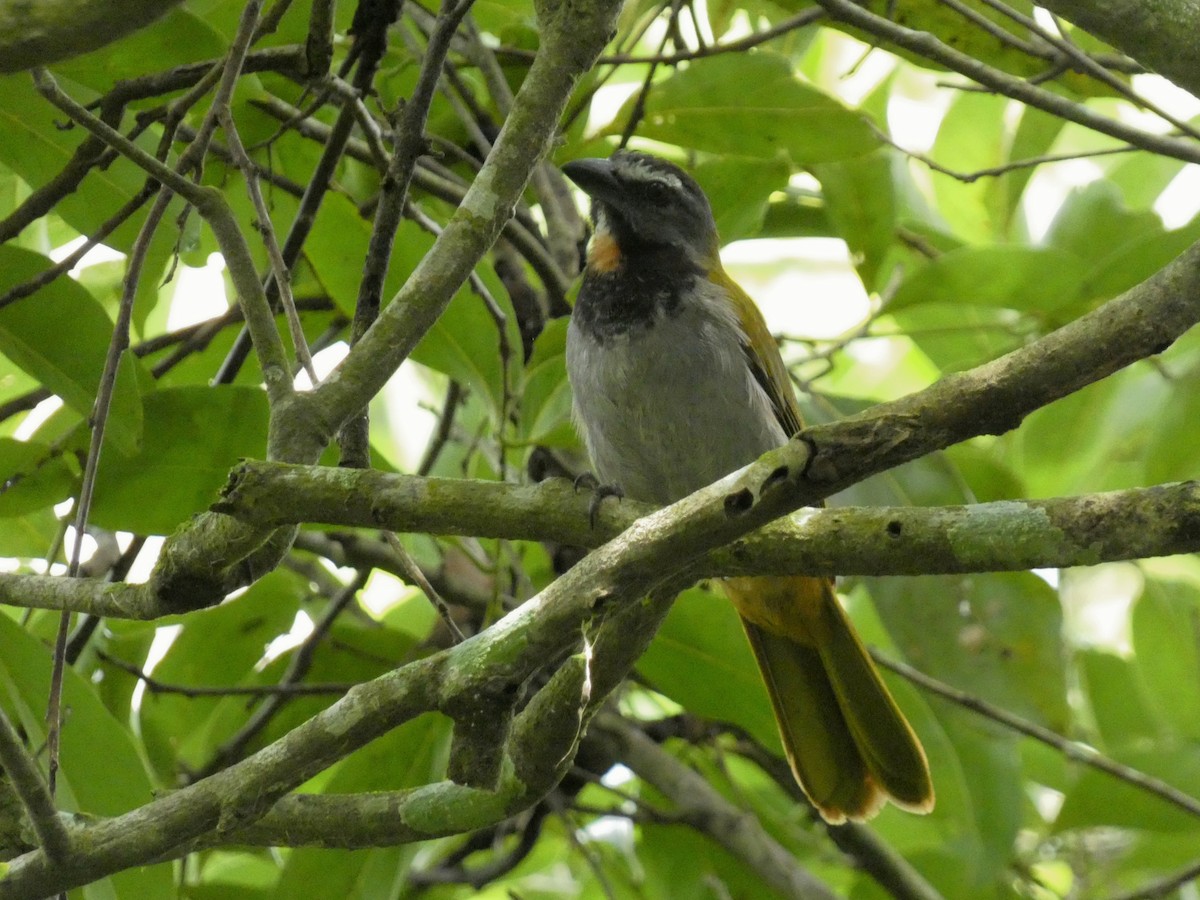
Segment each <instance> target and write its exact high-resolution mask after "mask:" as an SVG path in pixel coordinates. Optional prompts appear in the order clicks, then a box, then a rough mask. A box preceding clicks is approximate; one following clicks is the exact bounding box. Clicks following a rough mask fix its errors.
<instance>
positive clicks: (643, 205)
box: [563, 150, 719, 270]
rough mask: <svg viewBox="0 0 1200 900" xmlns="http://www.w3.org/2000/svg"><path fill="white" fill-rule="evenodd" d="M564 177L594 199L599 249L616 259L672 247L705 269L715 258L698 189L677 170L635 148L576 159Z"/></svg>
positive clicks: (712, 227) (709, 218) (713, 236)
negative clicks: (603, 157) (607, 154)
mask: <svg viewBox="0 0 1200 900" xmlns="http://www.w3.org/2000/svg"><path fill="white" fill-rule="evenodd" d="M563 173H564V174H565V175H566V176H567V177H568V178H570V179H571V180H572V181H574V182H575V183H576V184H577V185H579V187H580V188H581V189H582V190H583V191H584V192H585V193H586V194H587V195H588V196H590V197H591V198H592V222H593V225H594V226H595V231H596V239H597V242H598V243H599V244H600V246H601V248H603V247H605V246H606V243H605V242H609V244H608V245H607V246H608V247H609V249H610V250H611V251H612V252H614V253H615V254H616V258H618V259H619V258H623V257H625V256H628V255H637V254H638V253H639V252H643V251H649V250H653V251H659V252H661V251H662V250H663V249H664V248H668V247H669V248H673V249H676V250H678V251H680V252H681V253H683V254H684V255H685V256H686V257H687V258H688V260H689V261H690V262H691V263H692V264H694V265H696V266H698V267H700V268H701V269H705V270H706V269H708V268H709V267H710V266H711V265H712V262H713V260H715V259H716V257H717V251H718V247H719V244H718V240H717V226H716V223H715V222H714V221H713V214H712V207H710V206H709V203H708V198H707V197H705V196H704V192H703V191H702V190H701V189H700V185H698V184H697V183H696V180H695V179H694V178H692V176H691V175H689V174H688V173H687V172H685V171H683V169H681V168H679V167H678V166H676V165H674V164H672V163H669V162H667V161H666V160H663V159H659V158H658V157H655V156H650V155H649V154H646V153H638V152H636V151H633V150H618V151H617V152H616V153H614V154H613V155H612V156H611V157H609V158H608V159H578V160H575V161H573V162H569V163H567V164H566V165H565V166H563Z"/></svg>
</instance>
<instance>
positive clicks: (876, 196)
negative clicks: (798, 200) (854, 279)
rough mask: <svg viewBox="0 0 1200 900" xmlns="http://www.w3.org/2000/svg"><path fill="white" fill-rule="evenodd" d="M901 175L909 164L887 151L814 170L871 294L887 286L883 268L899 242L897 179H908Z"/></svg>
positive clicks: (832, 213)
mask: <svg viewBox="0 0 1200 900" xmlns="http://www.w3.org/2000/svg"><path fill="white" fill-rule="evenodd" d="M901 173H904V164H903V162H902V161H901V160H900V158H899V156H898V154H897V153H896V152H895V151H894V150H892V149H891V148H886V147H881V148H880V149H878V150H876V151H874V152H873V153H869V154H866V155H864V156H860V157H857V158H855V159H848V160H843V161H842V162H837V163H827V164H823V165H818V166H813V167H812V174H813V175H814V176H815V177H816V178H817V180H818V181H820V182H821V194H822V196H823V197H824V198H825V206H826V210H827V212H828V214H829V218H830V220H831V221H832V222H833V225H834V227H835V228H836V229H837V233H838V235H839V236H840V237H841V238H842V239H843V240H844V241H845V242H846V246H847V248H849V250H850V254H851V259H852V260H853V262H854V265H855V268H857V269H858V273H859V277H860V278H861V279H862V282H863V284H864V285H865V286H866V287H867V289H868V290H874V289H877V288H879V287H880V286H881V285H880V284H879V281H880V266H881V265H882V263H883V258H884V255H885V254H886V253H887V251H888V249H889V248H890V247H891V245H892V243H893V241H894V240H895V238H896V215H897V204H896V191H895V186H894V183H893V178H895V177H904V175H903V174H901ZM885 277H886V273H885Z"/></svg>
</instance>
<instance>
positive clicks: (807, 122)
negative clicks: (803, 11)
mask: <svg viewBox="0 0 1200 900" xmlns="http://www.w3.org/2000/svg"><path fill="white" fill-rule="evenodd" d="M626 120H627V116H625V115H623V116H621V117H619V121H622V122H624V121H626ZM638 134H639V135H641V136H643V137H648V138H652V139H654V140H656V141H664V142H666V143H671V144H677V145H678V146H681V147H688V148H691V149H695V150H706V151H709V152H711V153H722V154H729V155H731V156H757V157H763V158H767V159H770V158H773V157H775V156H776V155H777V154H779V153H781V152H783V153H786V154H788V155H789V156H790V157H791V159H792V160H793V161H794V162H798V163H816V162H832V161H834V160H839V159H846V158H848V157H852V156H858V155H860V154H863V153H869V152H870V151H871V150H873V149H875V147H877V146H878V145H879V141H878V139H877V138H876V137H875V134H874V132H873V131H872V130H871V128H870V126H869V125H868V123H867V120H866V119H865V118H864V117H863V116H862V115H860V114H859V113H857V112H854V111H852V110H849V109H847V108H846V107H844V106H842V105H841V104H840V103H839V102H838V101H837V100H834V99H833V98H832V97H830V96H829V95H827V94H823V93H821V92H820V91H818V90H816V89H815V88H812V87H810V86H808V85H806V84H803V83H802V82H801V81H800V80H799V79H797V78H796V76H795V75H794V74H793V73H792V69H791V66H790V65H789V64H788V62H787V60H785V59H784V58H782V57H780V56H776V55H774V54H772V53H755V54H750V55H743V54H725V55H721V56H713V57H709V58H708V59H702V60H697V61H694V62H692V63H691V64H689V66H688V67H687V68H686V69H682V70H681V71H678V72H677V73H676V74H674V75H672V76H671V77H670V78H668V79H666V80H664V81H661V82H659V83H657V84H655V85H654V88H653V89H652V90H651V91H650V95H649V97H648V98H647V99H646V107H645V118H644V119H643V120H642V122H641V124H640V125H639V127H638Z"/></svg>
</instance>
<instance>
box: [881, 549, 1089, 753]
mask: <svg viewBox="0 0 1200 900" xmlns="http://www.w3.org/2000/svg"><path fill="white" fill-rule="evenodd" d="M866 582H867V584H868V585H869V587H870V591H871V596H872V598H873V599H874V600H875V606H876V608H877V609H878V610H879V615H880V618H882V619H883V621H884V623H885V624H886V625H887V629H888V632H889V633H890V634H891V635H892V637H893V639H894V640H895V641H896V643H897V644H898V645H899V647H900V648H901V650H902V651H903V652H904V655H905V656H906V657H907V658H908V659H910V660H912V661H913V663H914V664H915V665H917V666H919V667H920V668H921V669H922V670H923V671H925V672H926V673H928V674H929V675H932V676H933V677H935V678H938V679H939V680H941V681H945V682H946V683H948V684H951V685H953V686H954V687H956V688H958V689H960V690H963V691H966V692H968V693H970V694H974V695H975V696H978V697H981V698H982V699H984V700H987V701H988V702H990V703H993V704H995V705H997V706H1001V707H1003V708H1004V709H1007V710H1010V711H1011V712H1014V713H1016V714H1017V715H1020V716H1024V717H1025V718H1027V719H1031V720H1033V721H1035V722H1037V723H1039V724H1041V725H1044V726H1046V727H1047V728H1050V729H1052V730H1054V731H1058V732H1062V731H1064V730H1065V729H1066V727H1067V723H1068V721H1069V718H1068V716H1069V711H1068V707H1067V688H1066V666H1065V661H1064V658H1063V639H1062V609H1061V606H1060V604H1059V600H1058V595H1057V594H1056V593H1055V591H1054V590H1053V589H1052V588H1051V587H1050V586H1049V585H1047V584H1046V582H1044V581H1042V579H1040V578H1038V577H1037V576H1036V575H1031V574H1029V573H1025V572H1021V573H1004V574H1001V573H996V574H989V575H972V576H970V577H960V576H922V577H917V578H903V579H887V578H871V579H866Z"/></svg>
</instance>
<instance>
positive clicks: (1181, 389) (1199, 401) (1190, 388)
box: [1145, 371, 1200, 484]
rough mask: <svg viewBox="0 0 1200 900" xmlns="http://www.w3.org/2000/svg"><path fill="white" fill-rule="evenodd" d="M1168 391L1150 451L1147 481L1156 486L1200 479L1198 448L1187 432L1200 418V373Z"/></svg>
mask: <svg viewBox="0 0 1200 900" xmlns="http://www.w3.org/2000/svg"><path fill="white" fill-rule="evenodd" d="M1168 391H1169V393H1168V394H1167V397H1166V402H1165V403H1164V404H1163V405H1162V407H1161V409H1160V410H1159V411H1158V415H1157V416H1156V425H1157V427H1155V428H1154V431H1153V432H1152V434H1151V435H1150V438H1149V445H1148V447H1147V450H1146V475H1145V478H1146V479H1147V480H1148V481H1149V482H1150V483H1152V484H1161V483H1163V482H1167V481H1188V480H1190V479H1193V478H1197V477H1200V460H1198V459H1197V457H1196V448H1195V446H1194V445H1193V443H1192V441H1191V439H1190V438H1189V437H1188V436H1187V433H1186V432H1185V431H1184V429H1189V430H1190V427H1191V425H1192V424H1193V423H1195V422H1196V421H1197V418H1196V417H1197V416H1200V371H1198V372H1193V373H1190V374H1188V375H1187V376H1185V377H1183V378H1180V379H1178V380H1176V381H1172V382H1170V384H1169V387H1168Z"/></svg>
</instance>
